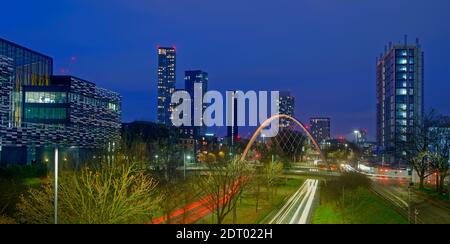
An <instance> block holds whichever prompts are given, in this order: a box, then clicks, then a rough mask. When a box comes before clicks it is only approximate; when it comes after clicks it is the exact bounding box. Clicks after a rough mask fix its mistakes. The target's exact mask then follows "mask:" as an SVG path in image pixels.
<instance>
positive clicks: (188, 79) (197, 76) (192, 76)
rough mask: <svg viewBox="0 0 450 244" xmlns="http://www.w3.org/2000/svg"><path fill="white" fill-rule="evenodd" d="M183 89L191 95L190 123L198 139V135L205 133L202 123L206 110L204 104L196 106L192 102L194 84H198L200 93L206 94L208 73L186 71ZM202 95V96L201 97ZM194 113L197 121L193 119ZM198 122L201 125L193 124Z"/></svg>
mask: <svg viewBox="0 0 450 244" xmlns="http://www.w3.org/2000/svg"><path fill="white" fill-rule="evenodd" d="M184 82H185V89H186V91H187V92H188V93H189V95H190V96H191V123H192V125H193V127H191V129H192V131H193V132H194V135H193V136H194V137H195V138H196V139H198V137H200V136H205V134H206V126H204V125H203V112H204V111H205V110H206V107H207V106H206V104H203V103H202V105H201V106H197V105H196V104H195V103H194V95H195V89H194V88H195V86H196V85H197V86H199V87H200V90H201V92H202V94H203V95H204V94H206V92H207V91H208V82H209V78H208V73H206V72H204V71H202V70H190V71H186V72H185V75H184ZM203 95H202V97H203ZM195 114H199V115H200V116H198V118H197V119H198V121H195V117H196V116H195ZM198 124H202V126H195V125H198Z"/></svg>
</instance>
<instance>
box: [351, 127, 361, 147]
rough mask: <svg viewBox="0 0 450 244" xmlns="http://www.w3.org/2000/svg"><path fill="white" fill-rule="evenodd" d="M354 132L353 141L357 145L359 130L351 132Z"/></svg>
mask: <svg viewBox="0 0 450 244" xmlns="http://www.w3.org/2000/svg"><path fill="white" fill-rule="evenodd" d="M353 133H354V134H355V139H356V140H355V143H356V144H357V145H358V144H359V133H360V132H359V131H357V130H355V131H354V132H353Z"/></svg>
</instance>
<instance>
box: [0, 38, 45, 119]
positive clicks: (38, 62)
mask: <svg viewBox="0 0 450 244" xmlns="http://www.w3.org/2000/svg"><path fill="white" fill-rule="evenodd" d="M0 55H2V56H5V57H8V58H10V59H12V66H13V72H12V73H11V76H12V77H11V78H12V80H13V82H12V84H13V91H12V93H11V100H12V113H11V115H12V117H11V120H12V121H11V122H12V123H13V124H14V125H15V126H21V123H22V122H23V120H22V115H23V111H22V87H23V86H48V85H49V84H50V77H51V76H52V74H53V59H52V58H50V57H48V56H46V55H43V54H40V53H38V52H36V51H33V50H30V49H28V48H25V47H22V46H19V45H17V44H15V43H13V42H10V41H7V40H4V39H1V38H0Z"/></svg>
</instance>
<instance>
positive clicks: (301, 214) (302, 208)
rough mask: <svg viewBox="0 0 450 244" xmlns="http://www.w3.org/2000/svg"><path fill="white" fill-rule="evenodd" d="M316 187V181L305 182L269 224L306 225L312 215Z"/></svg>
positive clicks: (317, 183)
mask: <svg viewBox="0 0 450 244" xmlns="http://www.w3.org/2000/svg"><path fill="white" fill-rule="evenodd" d="M318 186H319V181H318V180H306V181H305V183H303V185H302V186H301V187H300V189H299V190H298V191H297V192H296V193H295V194H294V195H292V196H291V198H289V200H288V201H287V202H286V203H285V204H284V206H283V207H282V208H281V209H280V210H279V211H278V212H277V213H276V214H275V216H274V217H273V218H272V220H271V221H270V222H269V223H270V224H306V223H307V222H308V220H309V217H310V215H311V213H312V209H313V203H314V199H315V198H316V195H317V190H318Z"/></svg>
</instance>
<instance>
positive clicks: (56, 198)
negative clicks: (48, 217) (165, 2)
mask: <svg viewBox="0 0 450 244" xmlns="http://www.w3.org/2000/svg"><path fill="white" fill-rule="evenodd" d="M58 154H59V152H58V148H55V202H54V204H55V224H58V163H59V162H58Z"/></svg>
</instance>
